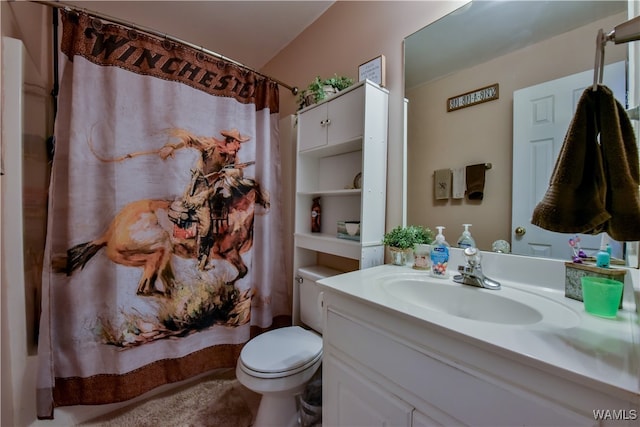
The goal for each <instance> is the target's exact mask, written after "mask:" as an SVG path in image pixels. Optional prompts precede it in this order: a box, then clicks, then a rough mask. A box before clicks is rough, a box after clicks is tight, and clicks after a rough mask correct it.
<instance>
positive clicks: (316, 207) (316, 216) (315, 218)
mask: <svg viewBox="0 0 640 427" xmlns="http://www.w3.org/2000/svg"><path fill="white" fill-rule="evenodd" d="M320 213H321V209H320V197H316V198H314V199H313V204H312V205H311V232H312V233H320Z"/></svg>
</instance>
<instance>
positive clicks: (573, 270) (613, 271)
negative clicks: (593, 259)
mask: <svg viewBox="0 0 640 427" xmlns="http://www.w3.org/2000/svg"><path fill="white" fill-rule="evenodd" d="M564 265H565V281H564V296H565V297H567V298H571V299H575V300H578V301H582V282H581V280H580V279H581V278H582V277H584V276H592V277H603V278H605V279H613V280H618V281H620V282H622V283H624V276H625V275H626V274H627V270H624V269H621V268H601V267H596V266H595V265H588V264H576V263H575V262H565V263H564ZM623 292H624V290H623ZM620 308H622V300H621V301H620Z"/></svg>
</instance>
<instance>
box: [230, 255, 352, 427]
mask: <svg viewBox="0 0 640 427" xmlns="http://www.w3.org/2000/svg"><path fill="white" fill-rule="evenodd" d="M340 273H341V272H340V271H337V270H333V269H330V268H327V267H322V266H312V267H306V268H300V269H299V270H298V275H299V276H300V277H301V278H302V281H299V282H298V283H295V284H294V286H298V293H297V295H298V299H299V307H300V320H301V321H302V323H304V324H305V325H306V326H308V327H310V328H313V331H312V330H309V329H305V328H303V327H300V326H289V327H286V328H279V329H274V330H272V331H269V332H265V333H263V334H261V335H258V336H257V337H255V338H253V339H252V340H251V341H249V342H248V343H247V344H245V346H244V347H243V348H242V351H241V352H240V357H239V358H238V363H237V365H236V377H237V378H238V381H239V382H240V383H241V384H242V385H244V386H245V387H247V388H248V389H249V390H253V391H254V392H256V393H260V394H262V399H261V400H260V406H259V408H258V414H257V416H256V421H255V424H254V426H255V427H266V426H277V427H288V426H291V427H293V426H296V425H297V411H296V401H295V395H296V394H298V393H301V392H302V391H303V390H304V387H305V385H306V384H307V382H308V381H309V380H310V379H311V377H313V375H314V374H315V373H316V371H317V370H318V368H319V367H320V364H321V363H322V337H321V335H320V334H322V293H321V292H320V290H319V289H318V286H317V285H316V281H318V280H320V279H322V278H324V277H329V276H335V275H336V274H340ZM314 331H315V332H314Z"/></svg>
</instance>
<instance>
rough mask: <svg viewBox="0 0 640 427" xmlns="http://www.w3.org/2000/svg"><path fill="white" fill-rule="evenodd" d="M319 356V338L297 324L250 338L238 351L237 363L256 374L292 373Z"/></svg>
mask: <svg viewBox="0 0 640 427" xmlns="http://www.w3.org/2000/svg"><path fill="white" fill-rule="evenodd" d="M321 357H322V338H321V337H320V336H318V335H317V334H315V333H314V332H311V331H308V330H306V329H303V328H301V327H300V326H289V327H286V328H279V329H274V330H272V331H269V332H265V333H263V334H261V335H258V336H257V337H255V338H253V339H252V340H250V341H249V342H248V343H247V344H246V345H245V346H244V347H243V348H242V351H241V352H240V362H241V363H240V364H239V367H240V369H242V370H243V371H244V372H245V373H246V374H247V375H251V376H254V377H258V378H282V377H286V376H290V375H295V374H297V373H299V372H302V371H304V370H305V369H307V368H309V367H310V366H312V365H313V364H314V363H316V362H317V361H318V359H320V358H321Z"/></svg>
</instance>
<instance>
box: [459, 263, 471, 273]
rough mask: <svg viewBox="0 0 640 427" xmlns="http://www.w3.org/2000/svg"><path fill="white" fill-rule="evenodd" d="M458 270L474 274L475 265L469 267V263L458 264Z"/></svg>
mask: <svg viewBox="0 0 640 427" xmlns="http://www.w3.org/2000/svg"><path fill="white" fill-rule="evenodd" d="M458 271H459V272H460V273H462V274H472V273H473V267H469V266H468V265H459V266H458Z"/></svg>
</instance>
